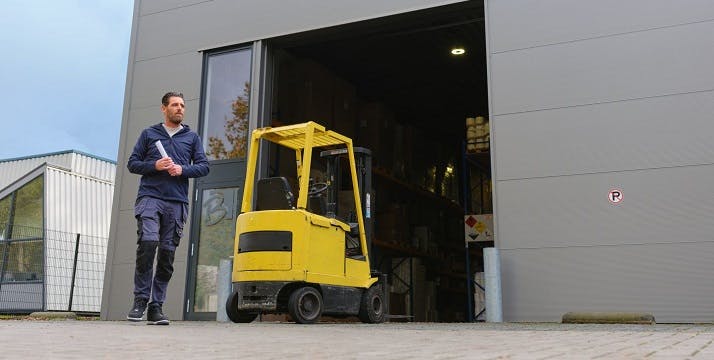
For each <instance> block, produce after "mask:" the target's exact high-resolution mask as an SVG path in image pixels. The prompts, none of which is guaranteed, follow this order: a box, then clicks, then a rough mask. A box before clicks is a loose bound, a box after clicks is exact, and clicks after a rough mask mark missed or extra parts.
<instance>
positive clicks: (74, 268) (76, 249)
mask: <svg viewBox="0 0 714 360" xmlns="http://www.w3.org/2000/svg"><path fill="white" fill-rule="evenodd" d="M78 257H79V234H77V241H76V242H75V244H74V265H72V285H70V287H69V306H68V307H67V311H72V299H73V298H74V279H75V278H76V276H77V258H78Z"/></svg>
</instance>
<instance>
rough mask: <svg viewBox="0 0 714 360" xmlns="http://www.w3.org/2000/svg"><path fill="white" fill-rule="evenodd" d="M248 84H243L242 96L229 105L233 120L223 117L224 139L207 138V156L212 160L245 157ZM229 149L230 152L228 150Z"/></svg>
mask: <svg viewBox="0 0 714 360" xmlns="http://www.w3.org/2000/svg"><path fill="white" fill-rule="evenodd" d="M249 99H250V82H249V81H246V82H245V83H244V84H243V94H242V95H238V97H236V99H235V101H233V102H232V103H231V112H232V114H233V118H232V119H229V118H228V117H227V116H226V117H225V125H224V129H225V134H224V135H225V139H226V140H227V142H226V141H225V140H224V139H222V138H221V137H218V136H210V137H209V138H208V155H209V156H210V157H213V158H214V159H234V158H240V157H245V156H246V154H247V150H248V141H247V139H248V110H249V107H248V101H249ZM229 149H230V150H229Z"/></svg>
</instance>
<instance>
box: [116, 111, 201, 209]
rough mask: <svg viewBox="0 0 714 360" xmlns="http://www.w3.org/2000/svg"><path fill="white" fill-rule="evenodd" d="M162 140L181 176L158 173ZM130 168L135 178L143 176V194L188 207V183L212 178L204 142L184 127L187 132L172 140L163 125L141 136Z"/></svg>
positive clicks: (155, 126)
mask: <svg viewBox="0 0 714 360" xmlns="http://www.w3.org/2000/svg"><path fill="white" fill-rule="evenodd" d="M157 140H161V144H162V145H163V146H164V149H165V150H166V153H167V154H168V155H169V157H170V158H171V160H173V162H174V164H179V165H181V167H182V168H183V169H182V172H181V176H171V175H169V172H168V171H157V170H156V167H155V163H156V160H159V159H161V153H160V152H159V149H158V148H156V141H157ZM127 168H129V171H131V172H132V173H134V174H140V175H141V182H140V183H139V194H138V196H137V198H140V197H142V196H151V197H154V198H157V199H162V200H170V201H180V202H183V203H186V204H188V179H189V178H196V177H201V176H206V175H207V174H208V159H206V153H205V152H204V151H203V145H202V144H201V138H200V137H199V136H198V134H196V133H195V132H193V131H191V129H189V127H188V125H183V129H181V130H180V131H179V132H177V133H176V134H174V136H173V137H170V136H169V133H167V132H166V129H164V127H163V126H162V124H156V125H153V126H151V127H148V128H146V129H145V130H144V131H142V132H141V135H140V136H139V140H137V141H136V145H134V151H132V153H131V156H130V157H129V161H128V162H127Z"/></svg>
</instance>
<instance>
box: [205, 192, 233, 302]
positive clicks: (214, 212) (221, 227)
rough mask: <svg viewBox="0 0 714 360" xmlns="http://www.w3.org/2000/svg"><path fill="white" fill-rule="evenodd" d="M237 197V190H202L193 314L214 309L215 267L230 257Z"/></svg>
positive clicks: (216, 271) (215, 299) (216, 270)
mask: <svg viewBox="0 0 714 360" xmlns="http://www.w3.org/2000/svg"><path fill="white" fill-rule="evenodd" d="M239 195H240V189H239V188H223V189H208V190H204V191H203V202H202V203H201V223H200V227H201V228H200V230H199V238H198V239H199V242H198V267H197V268H196V288H195V295H194V302H193V311H195V312H212V311H216V309H217V304H218V303H217V299H218V298H217V290H216V275H217V273H218V264H219V263H220V261H221V259H227V258H228V257H229V256H231V254H233V238H234V237H235V218H236V216H237V213H238V206H239V201H238V198H239Z"/></svg>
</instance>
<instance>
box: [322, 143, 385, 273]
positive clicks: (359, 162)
mask: <svg viewBox="0 0 714 360" xmlns="http://www.w3.org/2000/svg"><path fill="white" fill-rule="evenodd" d="M354 155H355V163H356V167H357V169H356V170H357V188H358V189H359V194H360V200H361V202H362V218H363V219H364V231H365V237H366V238H367V251H368V254H370V256H372V254H374V253H373V252H372V238H373V234H374V219H373V218H372V211H373V209H374V192H373V191H372V151H370V150H369V149H366V148H362V147H355V148H354ZM320 157H321V158H323V159H325V160H326V165H327V168H326V170H327V181H328V183H329V184H330V187H329V189H328V191H327V217H331V218H335V217H336V216H337V214H338V213H339V211H340V208H339V206H340V204H339V202H338V201H337V200H338V192H339V191H340V189H342V188H343V186H345V185H344V182H345V181H347V182H349V181H350V177H349V176H346V177H343V176H342V162H343V161H346V162H347V163H346V166H347V168H348V169H349V159H348V157H347V149H335V150H325V151H322V152H320ZM349 210H350V211H354V209H349ZM345 220H346V221H348V222H356V221H357V220H356V214H354V213H352V214H351V216H350V218H349V219H345ZM370 265H371V267H372V270H374V267H375V266H376V265H375V262H374V261H370Z"/></svg>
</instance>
